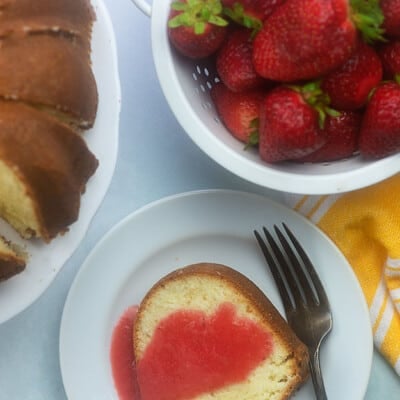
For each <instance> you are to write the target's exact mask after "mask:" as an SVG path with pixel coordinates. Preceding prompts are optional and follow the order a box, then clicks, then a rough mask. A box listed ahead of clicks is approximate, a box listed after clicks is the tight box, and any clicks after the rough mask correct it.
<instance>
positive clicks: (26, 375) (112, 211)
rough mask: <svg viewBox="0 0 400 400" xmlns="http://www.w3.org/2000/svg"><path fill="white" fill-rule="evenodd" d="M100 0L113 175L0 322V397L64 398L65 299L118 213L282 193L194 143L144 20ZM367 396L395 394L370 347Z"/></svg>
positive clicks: (398, 383) (123, 5)
mask: <svg viewBox="0 0 400 400" xmlns="http://www.w3.org/2000/svg"><path fill="white" fill-rule="evenodd" d="M105 4H106V5H107V7H108V10H109V13H110V16H111V19H112V21H113V23H114V29H115V34H116V39H117V46H118V53H119V70H120V78H121V86H122V112H121V123H120V147H119V157H118V162H117V165H116V170H115V175H114V178H113V180H112V183H111V186H110V188H109V190H108V193H107V195H106V197H105V199H104V201H103V203H102V205H101V207H100V209H99V210H98V212H97V214H96V216H95V217H94V219H93V221H92V223H91V225H90V227H89V230H88V232H87V235H86V237H85V239H84V240H83V242H82V243H81V245H80V246H79V248H78V249H77V250H76V252H75V253H74V254H73V256H72V257H71V258H70V260H69V261H68V262H67V263H66V265H65V266H64V268H63V269H62V270H61V272H60V273H59V275H58V276H57V277H56V279H55V281H54V282H53V283H52V285H51V286H50V287H49V288H48V290H47V291H46V292H45V293H44V294H43V295H42V296H41V297H40V298H39V299H38V300H37V301H36V302H35V303H34V304H32V305H31V306H30V307H29V308H27V309H26V310H25V311H23V312H22V313H21V314H19V315H17V316H16V317H14V318H13V319H11V320H9V321H7V322H5V323H4V324H2V325H0V400H53V399H54V400H65V399H66V395H65V392H64V388H63V383H62V379H61V375H60V367H59V356H58V344H59V330H60V320H61V315H62V310H63V306H64V302H65V299H66V296H67V293H68V290H69V288H70V286H71V283H72V281H73V279H74V277H75V275H76V273H77V272H78V270H79V267H80V266H81V264H82V263H83V261H84V260H85V258H86V256H87V255H88V253H89V252H90V251H91V249H92V248H93V247H94V246H95V245H96V243H97V242H98V241H99V239H100V238H101V237H102V236H103V235H104V234H105V233H106V232H108V231H109V230H110V228H111V227H112V226H113V225H114V224H116V223H117V222H118V221H120V220H121V219H122V218H123V217H125V216H126V215H128V214H130V213H131V212H133V211H135V210H137V209H138V208H140V207H141V206H143V205H145V204H147V203H149V202H151V201H153V200H157V199H160V198H162V197H165V196H168V195H171V194H176V193H181V192H186V191H190V190H197V189H207V188H227V189H238V190H245V191H252V192H258V193H263V194H266V195H269V196H270V197H272V198H279V196H280V194H279V193H276V192H272V191H268V190H264V189H261V188H259V187H257V186H254V185H252V184H250V183H248V182H245V181H243V180H241V179H239V178H237V177H235V176H233V175H232V174H231V173H230V172H228V171H226V170H224V169H223V168H222V167H220V166H219V165H217V164H216V163H215V162H213V161H212V160H211V159H210V158H208V156H206V155H205V154H204V153H203V152H202V151H201V150H200V149H199V148H197V146H196V145H195V144H194V143H193V142H192V141H191V140H190V139H189V138H188V136H187V135H186V134H185V133H184V132H183V131H182V129H181V128H180V126H179V125H178V123H177V121H176V120H175V118H174V116H173V115H172V114H171V112H170V110H169V108H168V106H167V104H166V102H165V100H164V97H163V95H162V92H161V89H160V86H159V84H158V81H157V77H156V74H155V70H154V67H153V60H152V54H151V44H150V21H149V19H148V17H146V16H144V15H143V14H142V13H141V12H140V11H138V10H137V9H136V8H135V6H134V5H133V4H131V2H130V0H105ZM0 289H1V288H0ZM338 351H340V349H338ZM338 385H340V382H338ZM365 399H367V400H381V399H382V400H399V399H400V378H399V377H398V376H397V375H395V374H394V373H393V371H392V370H391V369H390V367H389V366H388V365H387V364H386V362H385V361H384V360H383V359H382V358H381V357H380V355H379V354H377V353H376V352H375V354H374V358H373V365H372V371H371V378H370V383H369V386H368V391H367V394H366V397H365ZM72 400H73V399H72ZM88 400H91V399H88ZM238 400H240V399H238ZM310 400H311V399H310ZM330 400H353V399H330Z"/></svg>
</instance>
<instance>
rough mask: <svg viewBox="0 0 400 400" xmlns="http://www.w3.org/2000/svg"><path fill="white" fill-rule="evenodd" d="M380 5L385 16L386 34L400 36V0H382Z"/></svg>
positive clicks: (384, 26)
mask: <svg viewBox="0 0 400 400" xmlns="http://www.w3.org/2000/svg"><path fill="white" fill-rule="evenodd" d="M380 7H381V9H382V12H383V15H384V17H385V20H384V22H383V25H382V27H383V28H384V29H385V34H386V35H388V36H393V37H397V38H400V0H380Z"/></svg>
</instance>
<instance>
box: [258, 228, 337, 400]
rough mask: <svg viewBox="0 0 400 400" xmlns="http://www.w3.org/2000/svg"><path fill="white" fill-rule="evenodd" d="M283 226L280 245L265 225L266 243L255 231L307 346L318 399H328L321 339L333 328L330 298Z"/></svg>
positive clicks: (290, 318)
mask: <svg viewBox="0 0 400 400" xmlns="http://www.w3.org/2000/svg"><path fill="white" fill-rule="evenodd" d="M282 225H283V228H284V230H285V232H286V236H285V235H284V234H283V233H282V231H281V230H280V229H279V228H278V227H277V226H276V225H274V229H275V233H276V235H277V237H278V239H279V242H280V244H281V246H279V245H278V243H277V241H275V239H274V238H273V236H272V235H271V234H270V232H268V230H267V229H266V228H265V227H263V231H264V235H265V237H266V239H267V241H266V242H265V241H264V240H263V239H262V237H261V235H260V234H259V233H258V232H257V231H256V230H255V231H254V234H255V236H256V239H257V241H258V243H259V245H260V247H261V250H262V252H263V254H264V256H265V258H266V260H267V264H268V266H269V268H270V270H271V273H272V275H273V277H274V280H275V283H276V285H277V287H278V290H279V293H280V296H281V298H282V302H283V306H284V308H285V313H286V318H287V321H288V323H289V325H290V326H291V327H292V329H293V331H294V332H295V333H296V335H297V336H298V338H299V339H300V340H301V341H302V342H303V343H304V344H305V345H306V346H307V347H308V351H309V354H310V363H309V366H310V373H311V378H312V382H313V386H314V391H315V395H316V398H317V400H326V399H327V395H326V391H325V387H324V381H323V378H322V373H321V366H320V357H319V350H320V345H321V342H322V340H323V339H324V338H325V337H326V335H327V334H328V333H329V332H330V331H331V329H332V313H331V311H330V306H329V301H328V298H327V295H326V293H325V290H324V288H323V286H322V284H321V281H320V279H319V277H318V275H317V273H316V271H315V269H314V267H313V265H312V263H311V261H310V259H309V257H308V256H307V254H306V252H305V251H304V249H303V247H302V246H301V245H300V243H299V241H298V240H297V239H296V237H295V236H294V234H293V233H292V232H291V231H290V229H289V228H288V227H287V226H286V225H285V224H282ZM287 238H288V239H289V240H288V239H287ZM290 243H291V244H290Z"/></svg>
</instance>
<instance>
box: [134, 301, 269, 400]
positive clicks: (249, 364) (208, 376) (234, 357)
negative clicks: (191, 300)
mask: <svg viewBox="0 0 400 400" xmlns="http://www.w3.org/2000/svg"><path fill="white" fill-rule="evenodd" d="M271 352H272V337H271V335H270V334H269V333H268V332H266V331H265V330H263V329H262V328H261V327H260V326H259V325H257V324H256V323H255V322H253V321H251V320H250V319H248V318H241V317H238V316H237V315H236V312H235V308H234V306H233V305H232V304H230V303H226V304H223V305H221V306H220V307H219V308H218V310H217V311H216V312H215V313H214V314H212V315H210V316H207V315H206V314H205V313H203V312H201V311H194V310H182V311H178V312H175V313H173V314H171V315H169V316H168V317H167V318H165V319H164V320H162V321H161V322H160V324H159V326H158V327H157V330H156V331H155V333H154V335H153V339H152V341H151V343H150V344H149V345H148V346H147V348H146V351H145V353H144V355H143V357H142V359H141V360H140V363H139V365H138V371H137V374H138V381H139V383H140V391H141V396H142V397H141V398H142V400H154V399H159V398H161V397H160V394H162V399H163V400H181V399H188V398H193V397H195V396H197V395H199V394H202V393H206V392H211V391H213V390H216V389H219V388H221V387H224V386H226V385H230V384H233V383H239V382H242V381H243V380H245V379H246V378H247V376H248V375H249V374H250V372H251V371H252V370H253V369H254V368H256V367H257V366H258V365H259V364H260V363H261V362H262V361H263V360H265V359H266V358H267V357H268V356H269V355H270V353H271Z"/></svg>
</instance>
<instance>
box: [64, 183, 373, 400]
mask: <svg viewBox="0 0 400 400" xmlns="http://www.w3.org/2000/svg"><path fill="white" fill-rule="evenodd" d="M282 221H284V222H286V223H287V224H288V225H289V226H290V227H291V228H292V230H293V231H294V233H295V234H296V235H297V236H298V237H300V238H301V241H302V243H303V244H304V247H305V248H306V249H307V251H308V253H309V255H310V257H311V259H312V260H313V261H314V262H315V264H316V265H317V266H318V270H319V273H320V276H321V280H322V282H323V283H324V285H325V287H326V291H327V294H328V296H329V299H330V302H331V305H332V309H333V319H334V327H333V330H332V332H331V334H330V335H329V336H328V338H327V339H326V341H325V344H324V346H323V348H322V351H321V358H322V360H321V362H322V370H323V372H324V377H325V384H326V389H327V392H328V397H329V399H330V400H343V399H351V400H361V399H363V397H364V394H365V391H366V388H367V383H368V380H369V374H370V368H371V362H372V350H373V345H372V335H371V327H370V322H369V314H368V310H367V307H366V303H365V301H364V297H363V295H362V292H361V290H360V287H359V285H358V282H357V281H356V278H355V277H354V275H353V272H352V270H351V269H350V267H349V265H348V263H347V262H346V260H345V258H344V257H343V256H342V254H341V253H340V252H339V251H338V250H337V248H336V247H335V246H334V245H333V244H332V242H331V241H330V240H329V239H327V238H326V236H324V235H323V234H322V233H321V232H320V231H319V230H318V229H317V228H315V227H314V226H313V225H312V224H311V223H309V222H308V221H306V220H305V219H304V218H303V217H301V216H300V215H298V214H296V213H294V212H293V211H291V210H289V209H287V208H286V207H283V206H281V205H279V204H277V203H275V202H272V201H271V200H268V199H267V198H265V197H262V196H259V195H255V194H250V193H244V192H235V191H226V190H208V191H198V192H190V193H186V194H182V195H177V196H173V197H169V198H166V199H163V200H160V201H157V202H155V203H152V204H150V205H148V206H146V207H144V208H142V209H140V210H138V211H137V212H135V213H133V214H132V215H130V216H128V217H127V218H125V219H124V220H123V221H122V222H120V223H119V224H118V225H117V226H116V227H115V228H113V229H112V230H111V231H110V232H109V233H108V234H107V235H106V236H105V237H104V238H103V239H102V240H101V241H100V243H99V244H98V245H97V246H96V247H95V249H94V250H93V251H92V252H91V254H90V255H89V257H88V258H87V260H86V261H85V263H84V264H83V266H82V268H81V269H80V271H79V273H78V275H77V277H76V279H75V281H74V283H73V285H72V287H71V290H70V292H69V294H68V297H67V301H66V304H65V307H64V312H63V316H62V321H61V330H60V364H61V373H62V377H63V382H64V387H65V390H66V393H67V395H68V398H70V399H74V400H80V399H82V400H90V399H93V400H94V399H96V400H102V399H117V398H118V397H117V394H116V391H115V389H114V384H113V379H112V375H111V366H110V361H109V351H110V340H111V334H112V330H113V327H114V326H115V324H116V322H117V321H118V319H119V317H120V316H121V314H122V313H123V311H124V310H125V309H126V308H127V307H128V306H130V305H133V304H138V303H139V302H140V300H141V299H142V297H143V296H144V294H145V293H146V291H147V290H148V289H149V288H150V287H151V286H152V285H153V284H154V283H155V282H156V281H157V280H158V279H159V278H161V277H162V276H163V275H165V274H167V273H168V272H170V271H171V270H174V269H176V268H178V267H181V266H184V265H187V264H191V263H195V262H201V261H209V262H217V263H223V264H227V265H229V266H231V267H233V268H236V269H237V270H239V271H241V272H243V273H244V274H246V275H247V276H248V277H249V278H250V279H252V280H253V281H254V282H255V283H256V284H257V285H258V286H259V287H260V288H261V289H263V290H264V291H265V293H266V294H267V295H268V297H269V298H270V299H271V301H272V302H273V303H274V304H275V305H276V306H277V308H278V309H279V310H280V311H281V312H283V307H282V303H281V301H280V298H279V295H278V292H277V290H276V288H275V285H274V283H273V280H272V277H271V276H270V274H269V272H268V271H267V267H266V266H265V264H264V259H263V256H262V254H261V252H260V250H259V248H258V245H257V244H256V241H255V238H254V237H253V229H259V228H261V226H262V225H264V224H266V225H272V224H273V223H280V222H282ZM312 393H313V391H312V386H311V383H310V382H308V383H307V384H306V385H305V386H304V387H303V388H302V389H301V390H300V391H299V392H298V393H297V394H296V395H295V396H294V398H295V399H296V400H309V399H311V398H313V394H312Z"/></svg>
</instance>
